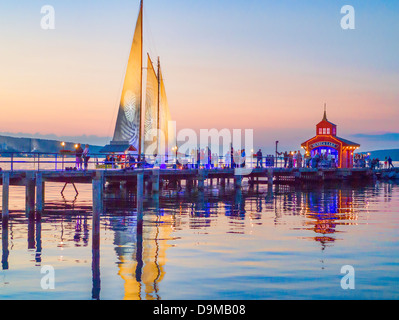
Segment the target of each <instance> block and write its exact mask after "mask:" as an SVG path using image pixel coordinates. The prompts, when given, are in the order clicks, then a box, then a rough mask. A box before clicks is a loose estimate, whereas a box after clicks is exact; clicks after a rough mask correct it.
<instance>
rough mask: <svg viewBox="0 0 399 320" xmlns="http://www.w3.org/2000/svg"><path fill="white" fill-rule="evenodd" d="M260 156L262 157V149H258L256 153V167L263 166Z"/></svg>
mask: <svg viewBox="0 0 399 320" xmlns="http://www.w3.org/2000/svg"><path fill="white" fill-rule="evenodd" d="M262 158H263V154H262V150H261V149H259V151H258V152H257V153H256V167H258V168H262V167H263V164H262Z"/></svg>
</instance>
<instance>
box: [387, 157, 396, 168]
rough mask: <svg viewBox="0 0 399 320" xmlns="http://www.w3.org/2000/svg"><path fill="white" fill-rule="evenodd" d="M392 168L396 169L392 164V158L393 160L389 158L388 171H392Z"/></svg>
mask: <svg viewBox="0 0 399 320" xmlns="http://www.w3.org/2000/svg"><path fill="white" fill-rule="evenodd" d="M391 167H392V168H395V167H394V166H393V164H392V158H391V156H389V158H388V169H391Z"/></svg>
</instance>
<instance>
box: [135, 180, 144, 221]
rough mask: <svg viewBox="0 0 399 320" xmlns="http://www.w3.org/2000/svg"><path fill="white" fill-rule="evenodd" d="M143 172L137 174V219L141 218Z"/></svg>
mask: <svg viewBox="0 0 399 320" xmlns="http://www.w3.org/2000/svg"><path fill="white" fill-rule="evenodd" d="M143 197H144V174H143V173H142V172H140V173H139V174H138V175H137V219H138V220H139V219H140V220H142V219H143Z"/></svg>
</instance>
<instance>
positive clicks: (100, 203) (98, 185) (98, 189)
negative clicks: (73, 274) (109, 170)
mask: <svg viewBox="0 0 399 320" xmlns="http://www.w3.org/2000/svg"><path fill="white" fill-rule="evenodd" d="M92 185H93V220H92V254H93V257H92V278H93V287H92V298H93V299H95V300H97V299H99V297H100V215H101V213H102V212H103V210H104V190H103V189H104V176H103V174H101V173H100V172H97V174H96V176H95V177H94V178H93V180H92Z"/></svg>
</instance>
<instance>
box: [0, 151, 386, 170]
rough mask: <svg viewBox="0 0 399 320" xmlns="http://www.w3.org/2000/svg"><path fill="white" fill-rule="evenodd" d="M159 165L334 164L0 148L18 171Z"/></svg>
mask: <svg viewBox="0 0 399 320" xmlns="http://www.w3.org/2000/svg"><path fill="white" fill-rule="evenodd" d="M154 165H155V166H157V167H158V166H159V167H160V168H161V169H176V170H183V169H191V168H206V169H224V168H232V167H233V168H237V167H245V168H251V169H254V168H259V167H262V168H305V167H308V168H315V167H318V168H330V167H334V166H333V165H332V163H331V162H328V161H324V162H323V161H321V162H319V163H317V164H316V166H315V165H314V163H312V161H307V160H306V159H304V158H302V160H300V161H297V160H296V159H292V158H291V159H290V158H287V157H275V156H273V155H267V156H264V157H262V158H260V157H259V158H258V157H256V156H255V155H251V156H246V157H245V158H237V157H235V156H233V158H231V156H219V155H212V156H211V157H200V158H197V156H195V155H194V156H193V155H182V154H178V155H176V154H169V155H167V156H166V155H159V156H157V157H154V156H153V155H150V156H147V155H144V157H141V159H137V156H136V157H133V158H131V157H129V156H128V155H124V156H118V155H115V154H104V153H101V154H100V153H90V154H89V159H87V160H85V159H84V158H78V157H76V154H75V153H73V152H71V153H62V152H61V153H40V152H27V153H21V152H1V153H0V168H1V170H9V171H18V170H34V171H40V170H55V171H64V170H66V171H68V170H84V169H89V170H95V169H98V170H116V169H129V168H133V169H134V168H138V167H144V168H146V167H153V166H154ZM354 167H359V168H360V167H362V168H370V167H371V165H370V163H367V162H362V163H359V164H357V163H355V166H354ZM373 169H383V164H382V163H381V164H380V165H378V164H377V165H376V164H374V166H373Z"/></svg>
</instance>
